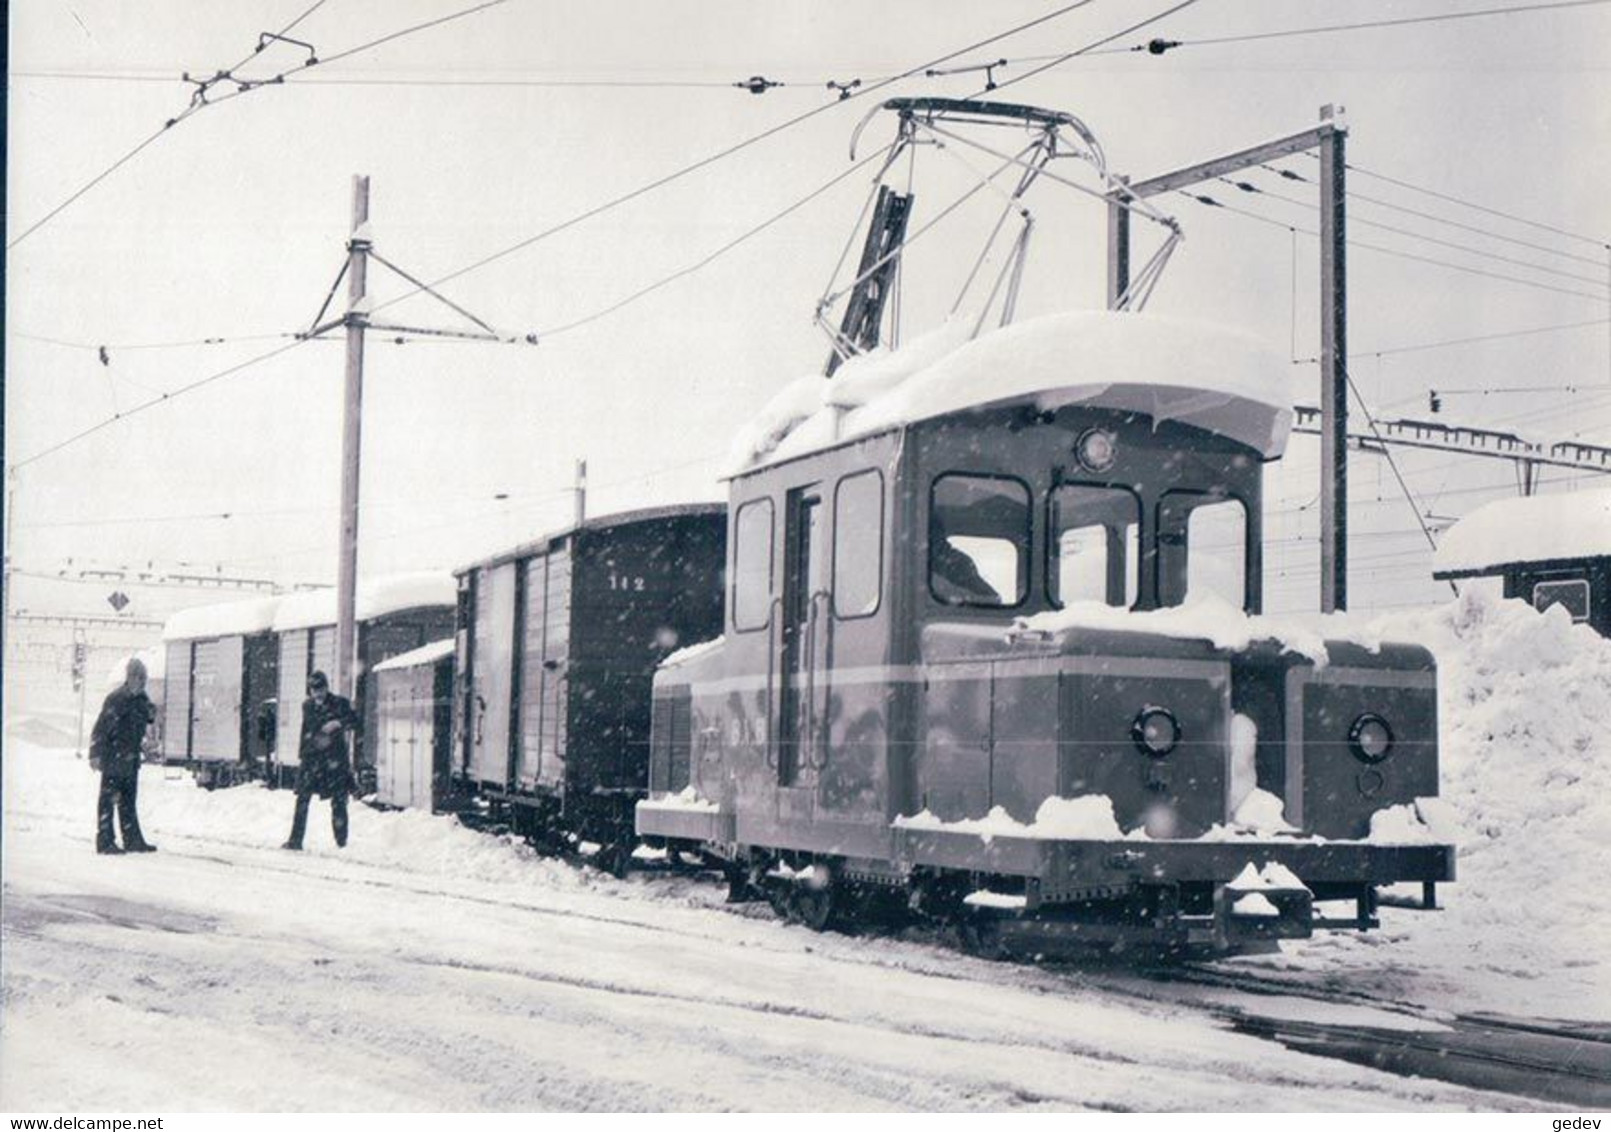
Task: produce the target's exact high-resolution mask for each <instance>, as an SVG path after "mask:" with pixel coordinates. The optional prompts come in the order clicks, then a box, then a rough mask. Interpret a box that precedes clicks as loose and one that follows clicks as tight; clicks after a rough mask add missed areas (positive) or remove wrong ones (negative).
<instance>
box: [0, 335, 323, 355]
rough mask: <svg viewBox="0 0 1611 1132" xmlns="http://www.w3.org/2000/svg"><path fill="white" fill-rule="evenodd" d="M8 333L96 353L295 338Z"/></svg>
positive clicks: (172, 348) (282, 336)
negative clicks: (95, 338) (90, 337)
mask: <svg viewBox="0 0 1611 1132" xmlns="http://www.w3.org/2000/svg"><path fill="white" fill-rule="evenodd" d="M9 333H10V334H12V335H13V336H15V337H17V338H25V339H27V340H28V341H30V342H45V343H48V344H49V345H52V346H61V347H63V348H64V349H69V350H88V351H89V352H91V353H96V352H98V351H100V350H107V351H126V350H178V349H183V348H186V347H190V346H224V345H231V344H234V343H237V342H266V341H269V340H271V339H281V338H295V337H296V335H295V333H293V332H291V331H282V332H280V333H277V334H234V335H219V336H216V337H212V338H187V339H183V340H179V341H174V342H115V341H108V342H74V341H72V340H70V339H66V338H53V337H51V336H49V335H47V334H31V333H29V332H27V331H24V330H12V331H9Z"/></svg>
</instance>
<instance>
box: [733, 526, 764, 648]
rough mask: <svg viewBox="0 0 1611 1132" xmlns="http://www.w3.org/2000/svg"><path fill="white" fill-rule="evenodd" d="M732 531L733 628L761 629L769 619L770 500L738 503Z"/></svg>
mask: <svg viewBox="0 0 1611 1132" xmlns="http://www.w3.org/2000/svg"><path fill="white" fill-rule="evenodd" d="M733 532H734V533H733V629H734V630H735V631H737V632H740V633H745V632H752V631H754V630H757V629H764V628H766V627H767V625H768V624H770V622H771V620H772V501H771V500H770V499H756V500H753V501H751V502H749V503H746V504H744V506H742V507H740V508H739V509H738V514H737V516H736V517H735V518H734V521H733Z"/></svg>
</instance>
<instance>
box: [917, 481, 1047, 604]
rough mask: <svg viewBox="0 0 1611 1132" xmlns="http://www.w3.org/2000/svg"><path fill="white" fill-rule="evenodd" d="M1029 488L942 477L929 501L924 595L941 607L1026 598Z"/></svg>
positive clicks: (1016, 483)
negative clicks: (930, 595)
mask: <svg viewBox="0 0 1611 1132" xmlns="http://www.w3.org/2000/svg"><path fill="white" fill-rule="evenodd" d="M1029 522H1030V509H1029V486H1028V485H1027V484H1025V483H1024V482H1023V481H1022V480H1016V479H1008V478H1005V477H1002V476H970V475H961V474H956V473H952V474H947V475H943V476H940V477H939V478H938V479H936V480H935V481H934V488H933V491H932V493H931V495H930V498H929V591H930V592H931V593H933V594H934V596H935V598H936V599H938V600H939V601H942V602H944V603H945V604H946V605H975V606H997V607H1007V606H1014V605H1020V604H1022V602H1023V600H1024V598H1025V597H1027V596H1028V594H1029Z"/></svg>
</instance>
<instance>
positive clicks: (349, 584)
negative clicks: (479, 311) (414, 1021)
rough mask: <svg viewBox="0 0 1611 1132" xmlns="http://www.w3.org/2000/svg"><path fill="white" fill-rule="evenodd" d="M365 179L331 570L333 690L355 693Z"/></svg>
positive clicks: (355, 225) (353, 259) (358, 210)
mask: <svg viewBox="0 0 1611 1132" xmlns="http://www.w3.org/2000/svg"><path fill="white" fill-rule="evenodd" d="M372 242H373V241H372V240H371V238H370V235H369V178H368V177H366V176H362V175H356V176H354V177H353V179H352V237H351V239H349V240H348V241H347V317H346V319H345V324H346V327H347V380H346V397H345V400H344V403H343V407H342V416H341V562H340V564H339V567H338V568H337V572H336V670H335V672H334V673H332V674H331V678H332V681H333V684H334V687H335V690H336V692H337V693H339V694H340V695H343V696H347V697H348V698H351V697H352V696H353V695H354V694H355V692H356V688H355V680H354V674H353V661H354V658H355V657H356V656H357V651H358V649H357V634H356V632H355V628H356V625H355V622H354V616H353V615H354V609H355V606H356V605H357V593H358V473H359V467H360V453H361V451H362V442H363V419H364V329H365V327H367V326H368V325H369V294H368V287H367V276H368V270H369V249H370V245H371V243H372Z"/></svg>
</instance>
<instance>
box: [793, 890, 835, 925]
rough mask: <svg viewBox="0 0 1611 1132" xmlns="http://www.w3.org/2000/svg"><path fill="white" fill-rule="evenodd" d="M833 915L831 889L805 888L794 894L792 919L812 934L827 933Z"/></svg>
mask: <svg viewBox="0 0 1611 1132" xmlns="http://www.w3.org/2000/svg"><path fill="white" fill-rule="evenodd" d="M833 913H834V899H833V889H832V888H829V887H823V888H805V889H801V890H800V891H798V892H796V893H795V894H794V918H795V919H796V920H798V921H799V922H800V923H802V924H804V925H805V926H806V927H808V928H810V929H811V930H812V931H814V932H823V931H827V930H828V925H829V924H830V923H831V922H832V921H833Z"/></svg>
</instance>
